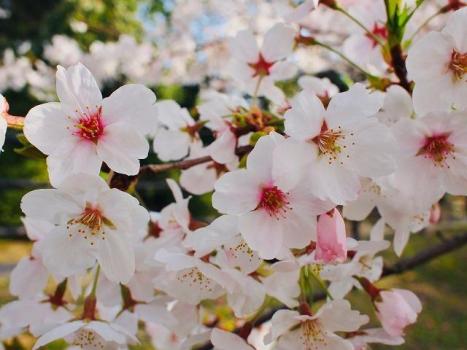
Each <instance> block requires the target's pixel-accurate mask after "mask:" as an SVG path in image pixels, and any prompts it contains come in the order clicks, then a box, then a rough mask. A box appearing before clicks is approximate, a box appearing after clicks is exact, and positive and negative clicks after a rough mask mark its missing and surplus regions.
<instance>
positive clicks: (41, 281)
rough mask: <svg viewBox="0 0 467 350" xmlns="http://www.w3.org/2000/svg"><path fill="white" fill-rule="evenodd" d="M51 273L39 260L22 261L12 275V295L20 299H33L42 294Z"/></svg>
mask: <svg viewBox="0 0 467 350" xmlns="http://www.w3.org/2000/svg"><path fill="white" fill-rule="evenodd" d="M48 277H49V272H48V271H47V269H46V268H45V266H44V265H43V264H42V261H40V260H39V259H37V258H32V257H25V258H23V259H21V260H20V261H19V263H18V265H16V267H15V268H14V269H13V270H12V271H11V274H10V294H12V295H15V296H18V297H20V298H33V297H35V296H38V295H40V294H41V293H42V291H43V289H44V288H45V285H46V283H47V279H48Z"/></svg>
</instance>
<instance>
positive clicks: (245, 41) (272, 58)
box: [230, 24, 296, 103]
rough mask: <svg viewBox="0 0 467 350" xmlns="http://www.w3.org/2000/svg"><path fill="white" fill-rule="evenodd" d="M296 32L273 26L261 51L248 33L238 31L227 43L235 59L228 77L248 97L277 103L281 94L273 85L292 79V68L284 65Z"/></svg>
mask: <svg viewBox="0 0 467 350" xmlns="http://www.w3.org/2000/svg"><path fill="white" fill-rule="evenodd" d="M294 36H295V31H294V30H293V29H292V28H289V27H287V26H285V25H283V24H276V25H275V26H273V27H272V28H271V29H270V30H269V31H268V32H267V33H266V34H265V36H264V40H263V43H262V45H261V47H259V46H258V44H257V42H256V38H255V36H254V35H253V33H252V32H251V31H249V30H244V31H240V32H239V33H237V35H236V36H235V38H233V39H232V40H231V42H230V52H231V53H232V56H233V57H234V61H233V62H232V67H231V70H232V72H231V75H232V77H233V78H234V79H235V80H237V81H238V82H239V83H240V84H242V86H243V87H244V91H245V92H247V93H249V94H250V95H257V96H266V97H267V98H269V99H271V100H272V101H275V102H277V103H280V102H281V101H282V100H283V98H284V94H283V92H282V91H281V90H280V89H279V88H277V87H276V86H275V85H274V82H276V81H278V80H285V79H289V78H291V77H293V75H294V74H295V71H296V69H295V67H294V66H293V65H292V64H291V63H289V62H285V61H284V58H286V57H287V56H288V55H289V54H290V53H291V51H292V46H293V43H294Z"/></svg>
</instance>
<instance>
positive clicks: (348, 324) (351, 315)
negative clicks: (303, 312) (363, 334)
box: [316, 300, 369, 332]
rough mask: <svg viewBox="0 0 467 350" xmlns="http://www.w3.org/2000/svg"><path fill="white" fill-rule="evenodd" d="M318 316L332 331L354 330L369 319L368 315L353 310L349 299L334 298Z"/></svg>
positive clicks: (324, 325)
mask: <svg viewBox="0 0 467 350" xmlns="http://www.w3.org/2000/svg"><path fill="white" fill-rule="evenodd" d="M316 316H317V317H318V318H319V320H320V322H321V323H322V325H323V327H324V328H326V329H327V330H329V331H330V332H354V331H356V330H358V329H359V328H360V327H361V326H362V325H364V324H366V323H368V321H369V318H368V316H366V315H362V314H360V312H358V311H355V310H352V309H351V305H350V303H349V302H348V301H347V300H334V301H331V302H329V303H327V304H325V305H324V306H322V307H321V309H320V310H319V311H318V313H317V314H316Z"/></svg>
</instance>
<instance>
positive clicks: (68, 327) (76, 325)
mask: <svg viewBox="0 0 467 350" xmlns="http://www.w3.org/2000/svg"><path fill="white" fill-rule="evenodd" d="M84 324H85V323H84V322H83V321H73V322H68V323H65V324H63V325H61V326H58V327H57V328H54V329H52V330H51V331H49V332H47V333H45V334H44V335H43V336H41V337H40V338H39V339H37V341H36V343H35V344H34V347H33V348H32V349H33V350H36V349H38V348H40V347H41V346H44V345H46V344H49V343H51V342H53V341H54V340H57V339H61V338H63V337H66V336H67V335H70V334H72V333H74V332H76V331H77V330H78V329H80V328H81V327H83V326H84Z"/></svg>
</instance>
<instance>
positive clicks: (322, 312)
mask: <svg viewBox="0 0 467 350" xmlns="http://www.w3.org/2000/svg"><path fill="white" fill-rule="evenodd" d="M368 321H369V319H368V316H365V315H361V314H360V313H359V312H358V311H353V310H351V307H350V303H349V302H348V301H346V300H335V301H331V302H329V303H327V304H325V305H324V306H322V307H321V308H320V309H319V311H318V312H317V313H316V314H315V315H300V314H299V313H298V312H296V311H290V310H280V311H277V312H276V313H275V314H274V316H273V318H272V328H271V332H270V333H269V334H268V335H267V337H266V339H267V342H271V341H273V340H275V339H278V342H277V346H276V348H277V349H284V350H285V349H300V350H307V349H311V348H312V349H317V350H321V349H322V350H324V349H332V350H338V349H339V350H342V349H348V350H353V346H352V344H351V343H350V342H349V341H348V340H346V339H344V338H341V337H339V336H338V335H336V334H335V332H354V331H357V330H358V329H359V328H360V327H361V326H362V325H364V324H366V323H368ZM297 326H299V327H297Z"/></svg>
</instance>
